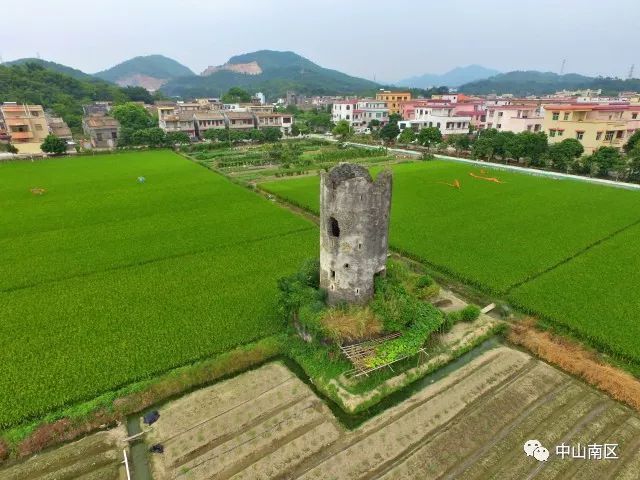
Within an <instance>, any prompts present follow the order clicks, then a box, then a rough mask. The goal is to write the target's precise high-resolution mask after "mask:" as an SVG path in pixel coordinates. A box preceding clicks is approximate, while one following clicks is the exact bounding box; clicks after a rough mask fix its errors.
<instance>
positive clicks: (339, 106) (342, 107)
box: [331, 100, 358, 125]
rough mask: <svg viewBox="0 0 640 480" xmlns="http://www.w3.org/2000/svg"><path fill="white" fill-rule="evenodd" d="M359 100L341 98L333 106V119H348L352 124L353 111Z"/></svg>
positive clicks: (334, 120)
mask: <svg viewBox="0 0 640 480" xmlns="http://www.w3.org/2000/svg"><path fill="white" fill-rule="evenodd" d="M357 103H358V101H357V100H340V101H337V102H335V103H334V104H333V106H332V107H331V121H332V122H333V123H338V122H339V121H340V120H346V121H347V122H349V125H351V122H352V121H353V112H354V111H355V109H356V104H357Z"/></svg>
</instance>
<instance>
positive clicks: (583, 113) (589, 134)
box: [542, 104, 637, 154]
mask: <svg viewBox="0 0 640 480" xmlns="http://www.w3.org/2000/svg"><path fill="white" fill-rule="evenodd" d="M634 108H637V107H633V106H630V105H619V104H618V105H601V104H567V105H545V106H544V110H545V113H544V120H543V122H542V128H543V131H544V132H545V133H546V134H547V136H548V137H549V143H557V142H561V141H562V140H564V139H565V138H575V139H577V140H579V141H580V143H581V144H582V146H583V147H584V152H585V154H590V153H592V152H593V151H594V150H596V149H598V148H600V147H616V148H620V147H622V146H623V145H624V144H625V143H626V141H627V139H628V137H629V136H631V134H633V131H634V130H635V128H634V127H635V126H634V125H632V123H633V122H630V119H631V117H629V116H628V114H629V111H630V110H631V109H634Z"/></svg>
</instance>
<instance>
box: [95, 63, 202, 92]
mask: <svg viewBox="0 0 640 480" xmlns="http://www.w3.org/2000/svg"><path fill="white" fill-rule="evenodd" d="M194 75H195V74H194V73H193V72H192V71H191V70H190V69H189V68H187V67H185V66H184V65H182V64H181V63H178V62H176V61H175V60H172V59H171V58H167V57H165V56H163V55H147V56H143V57H135V58H132V59H130V60H127V61H125V62H122V63H119V64H118V65H115V66H114V67H111V68H109V69H107V70H103V71H102V72H98V73H96V74H95V76H96V77H98V78H102V79H103V80H108V81H110V82H114V83H117V84H118V85H122V86H127V85H131V86H140V87H145V88H147V89H149V90H156V89H157V88H159V87H160V85H162V84H164V83H166V82H167V81H168V80H171V79H173V78H177V77H183V76H186V77H189V76H194Z"/></svg>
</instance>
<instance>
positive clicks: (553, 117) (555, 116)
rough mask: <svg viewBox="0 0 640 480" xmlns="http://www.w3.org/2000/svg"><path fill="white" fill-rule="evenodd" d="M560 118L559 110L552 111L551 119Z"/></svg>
mask: <svg viewBox="0 0 640 480" xmlns="http://www.w3.org/2000/svg"><path fill="white" fill-rule="evenodd" d="M559 118H560V112H553V115H552V116H551V120H558V119H559Z"/></svg>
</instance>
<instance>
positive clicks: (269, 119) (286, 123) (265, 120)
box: [255, 112, 293, 134]
mask: <svg viewBox="0 0 640 480" xmlns="http://www.w3.org/2000/svg"><path fill="white" fill-rule="evenodd" d="M255 117H256V125H257V126H258V128H268V127H275V128H279V129H280V130H281V131H282V133H284V134H288V133H289V132H290V131H291V125H293V116H292V115H290V114H286V113H266V112H265V113H256V114H255Z"/></svg>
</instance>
